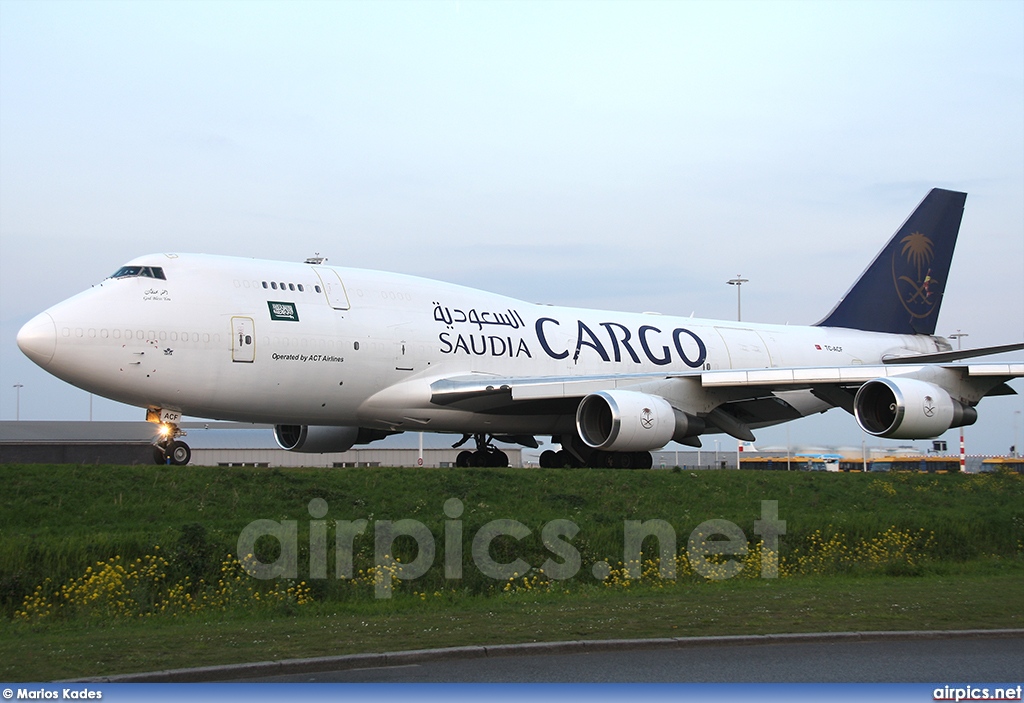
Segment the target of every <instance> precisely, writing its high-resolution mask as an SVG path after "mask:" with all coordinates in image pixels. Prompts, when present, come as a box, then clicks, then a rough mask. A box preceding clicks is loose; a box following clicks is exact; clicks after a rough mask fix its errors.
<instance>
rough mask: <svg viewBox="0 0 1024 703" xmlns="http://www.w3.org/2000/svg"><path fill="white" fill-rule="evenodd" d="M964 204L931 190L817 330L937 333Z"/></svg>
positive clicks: (962, 196) (949, 194)
mask: <svg viewBox="0 0 1024 703" xmlns="http://www.w3.org/2000/svg"><path fill="white" fill-rule="evenodd" d="M966 200H967V194H966V193H958V192H956V191H952V190H942V189H941V188H933V189H932V191H931V192H930V193H928V195H927V196H926V197H925V199H924V200H922V201H921V204H920V205H918V206H917V209H916V210H914V212H913V214H911V215H910V217H909V218H907V221H906V222H904V223H903V226H902V227H900V228H899V229H898V230H897V231H896V234H894V235H893V237H892V239H890V240H889V243H888V244H886V245H885V248H884V249H882V251H881V252H879V254H878V256H876V257H875V260H874V261H872V262H871V265H870V266H868V268H867V270H866V271H864V273H862V274H861V276H860V278H858V279H857V282H856V283H854V284H853V287H852V288H850V290H849V291H847V293H846V295H845V296H843V299H842V300H840V301H839V304H838V305H836V306H835V308H834V309H833V310H832V312H831V313H829V315H828V317H826V318H825V319H824V320H822V321H821V322H819V323H818V325H817V326H819V327H847V328H850V329H855V330H865V331H867V332H889V333H893V334H929V335H930V334H935V322H936V320H937V319H938V317H939V306H940V305H941V304H942V294H943V292H944V291H945V288H946V281H947V280H948V277H949V264H950V261H952V259H953V249H954V247H955V246H956V236H957V233H959V231H960V219H961V218H962V217H963V214H964V202H965V201H966Z"/></svg>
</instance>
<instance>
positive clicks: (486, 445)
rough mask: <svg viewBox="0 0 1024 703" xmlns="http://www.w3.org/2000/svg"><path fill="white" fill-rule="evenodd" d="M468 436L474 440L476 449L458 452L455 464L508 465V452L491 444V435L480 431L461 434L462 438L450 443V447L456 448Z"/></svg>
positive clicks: (466, 439) (495, 466) (467, 439)
mask: <svg viewBox="0 0 1024 703" xmlns="http://www.w3.org/2000/svg"><path fill="white" fill-rule="evenodd" d="M470 438H472V439H474V440H475V441H476V451H475V452H471V451H469V450H468V449H467V450H465V451H461V452H459V455H458V456H457V457H456V458H455V465H456V466H460V467H467V466H487V467H491V468H497V467H503V466H508V454H506V453H505V452H503V451H501V450H500V449H498V448H497V447H495V446H494V445H493V444H491V437H490V436H488V435H485V434H482V433H478V434H474V435H468V434H467V435H463V436H462V439H460V440H459V441H458V442H456V443H455V444H453V445H452V449H458V448H459V447H461V446H462V445H463V444H465V443H466V442H468V441H469V440H470Z"/></svg>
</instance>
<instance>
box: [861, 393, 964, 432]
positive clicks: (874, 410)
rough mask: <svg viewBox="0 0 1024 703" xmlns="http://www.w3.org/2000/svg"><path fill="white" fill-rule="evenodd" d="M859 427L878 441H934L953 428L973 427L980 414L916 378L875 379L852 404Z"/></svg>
mask: <svg viewBox="0 0 1024 703" xmlns="http://www.w3.org/2000/svg"><path fill="white" fill-rule="evenodd" d="M853 406H854V414H855V415H856V417H857V424H859V425H860V426H861V428H862V429H863V430H864V431H865V432H868V433H870V434H873V435H875V436H876V437H889V438H891V439H931V438H932V437H938V436H939V435H940V434H942V433H943V432H945V431H946V430H948V429H949V428H951V427H963V426H964V425H973V424H974V422H975V421H976V420H977V419H978V411H977V410H975V409H974V408H972V407H969V406H966V405H963V404H962V403H960V402H959V401H956V400H954V399H953V398H951V397H950V395H949V393H947V392H946V391H945V390H944V389H942V388H940V387H939V386H936V385H935V384H933V383H928V382H927V381H919V380H917V379H913V378H876V379H874V380H872V381H868V382H867V383H865V384H864V385H863V386H861V387H860V390H858V391H857V396H856V397H855V398H854V400H853Z"/></svg>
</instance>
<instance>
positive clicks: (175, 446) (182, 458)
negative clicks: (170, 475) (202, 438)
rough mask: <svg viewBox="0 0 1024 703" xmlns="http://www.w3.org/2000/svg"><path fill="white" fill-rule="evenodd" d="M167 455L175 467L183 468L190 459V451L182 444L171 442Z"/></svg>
mask: <svg viewBox="0 0 1024 703" xmlns="http://www.w3.org/2000/svg"><path fill="white" fill-rule="evenodd" d="M167 453H168V455H169V456H170V457H171V463H172V464H174V465H175V466H185V465H186V464H188V462H189V461H191V459H192V450H191V449H190V448H189V446H188V445H187V444H185V443H184V442H177V441H175V442H171V446H170V447H169V449H168V452H167Z"/></svg>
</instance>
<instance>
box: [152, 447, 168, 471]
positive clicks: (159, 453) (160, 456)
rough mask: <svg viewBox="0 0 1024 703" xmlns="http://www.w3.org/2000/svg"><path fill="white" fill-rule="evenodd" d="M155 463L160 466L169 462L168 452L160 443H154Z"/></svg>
mask: <svg viewBox="0 0 1024 703" xmlns="http://www.w3.org/2000/svg"><path fill="white" fill-rule="evenodd" d="M153 463H154V464H157V465H160V466H162V465H164V464H166V463H167V454H166V453H165V452H164V448H163V447H161V446H160V445H159V444H154V445H153Z"/></svg>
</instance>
